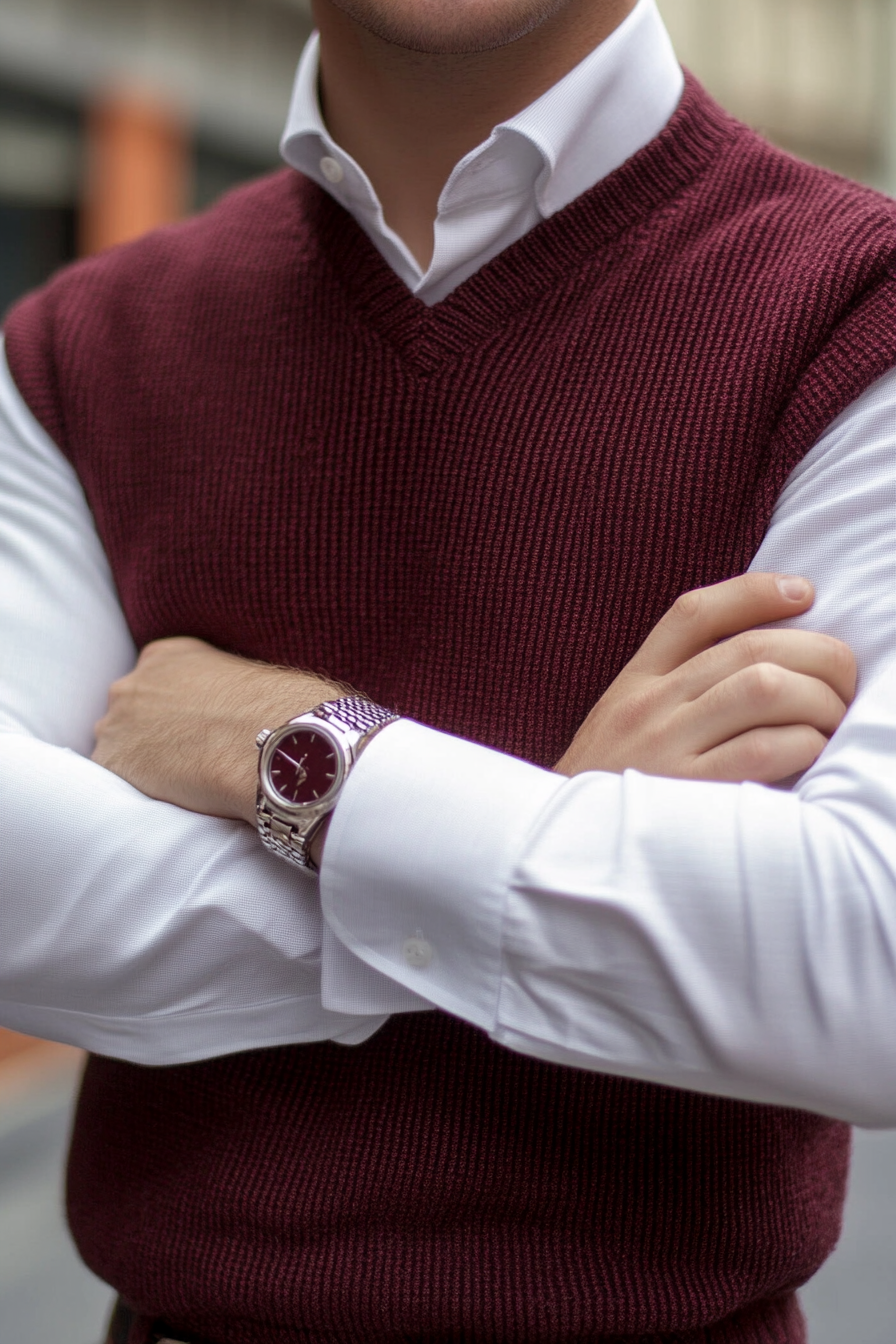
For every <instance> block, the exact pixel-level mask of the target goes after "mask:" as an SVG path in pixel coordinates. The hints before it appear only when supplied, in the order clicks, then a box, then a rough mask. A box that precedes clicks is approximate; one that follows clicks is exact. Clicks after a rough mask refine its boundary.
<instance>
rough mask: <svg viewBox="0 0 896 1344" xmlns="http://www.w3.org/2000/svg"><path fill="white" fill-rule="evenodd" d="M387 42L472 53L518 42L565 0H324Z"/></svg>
mask: <svg viewBox="0 0 896 1344" xmlns="http://www.w3.org/2000/svg"><path fill="white" fill-rule="evenodd" d="M329 2H330V3H332V4H334V5H335V6H336V8H337V9H341V10H342V12H343V13H344V14H347V15H348V17H349V18H350V19H352V20H353V21H354V22H355V23H357V24H359V25H360V26H361V27H362V28H365V29H366V30H367V31H368V32H370V33H373V34H374V35H375V36H376V37H378V38H380V39H381V40H382V41H384V42H388V43H389V44H390V45H391V46H396V47H402V48H403V49H404V50H406V51H416V52H420V53H422V54H424V55H430V56H473V55H476V54H478V53H479V52H485V51H495V50H497V49H498V48H500V47H506V46H509V45H510V44H511V43H512V42H517V41H519V39H520V38H522V37H525V36H526V35H527V34H528V33H531V32H533V31H534V30H535V29H536V28H538V27H540V25H541V24H543V23H544V22H545V21H546V20H547V19H550V18H552V17H553V16H554V15H555V14H557V13H559V12H560V11H561V10H562V9H564V8H565V7H566V5H567V4H568V3H569V0H329Z"/></svg>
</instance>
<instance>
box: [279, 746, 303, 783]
mask: <svg viewBox="0 0 896 1344" xmlns="http://www.w3.org/2000/svg"><path fill="white" fill-rule="evenodd" d="M280 755H281V756H282V757H283V758H284V760H287V761H289V763H290V765H294V766H295V768H296V769H297V770H298V772H299V774H300V775H303V776H304V775H306V774H307V773H308V772H307V770H305V768H304V762H305V761H306V760H307V759H308V753H307V751H306V752H305V755H304V756H303V757H302V759H301V761H294V760H293V758H292V757H291V756H287V754H286V752H285V751H284V750H283V748H282V747H281V748H280Z"/></svg>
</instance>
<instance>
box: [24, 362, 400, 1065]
mask: <svg viewBox="0 0 896 1344" xmlns="http://www.w3.org/2000/svg"><path fill="white" fill-rule="evenodd" d="M0 626H2V630H3V639H2V641H0V1021H2V1022H3V1023H4V1024H6V1025H8V1026H11V1027H15V1028H18V1029H19V1030H21V1031H26V1032H31V1033H34V1034H37V1035H45V1036H49V1037H51V1038H55V1039H57V1040H65V1041H69V1042H71V1043H73V1044H76V1045H81V1046H85V1047H87V1048H89V1049H93V1050H98V1051H102V1052H103V1053H106V1054H110V1055H116V1056H123V1057H125V1058H128V1059H133V1060H137V1061H140V1062H142V1063H152V1064H161V1063H174V1062H177V1061H178V1060H181V1059H186V1058H198V1057H206V1056H211V1055H216V1054H224V1053H227V1052H228V1051H232V1050H239V1049H248V1048H250V1047H252V1046H261V1045H274V1044H278V1043H280V1042H282V1041H285V1040H291V1041H293V1040H316V1039H321V1038H324V1037H339V1036H341V1035H344V1034H345V1033H349V1038H351V1039H355V1038H357V1035H358V1033H359V1032H361V1033H362V1034H363V1033H364V1032H365V1031H366V1032H369V1031H371V1030H373V1029H375V1027H376V1026H377V1025H378V1024H379V1021H381V1020H382V1019H381V1017H368V1018H366V1019H359V1018H357V1017H356V1016H355V1015H354V1014H352V1015H349V1016H346V1015H344V1014H339V1013H330V1012H327V1011H326V1010H325V1009H324V1008H323V1006H322V1004H321V999H320V961H321V918H320V907H319V900H318V895H317V886H316V883H314V882H313V881H309V880H307V879H305V878H303V877H302V875H301V874H299V873H295V872H291V871H290V870H288V869H286V868H284V867H283V866H282V865H280V864H278V863H276V862H275V861H274V860H273V859H271V858H270V857H269V856H267V855H266V854H265V853H264V851H263V850H262V849H261V847H260V845H259V844H258V842H257V839H256V838H255V836H254V834H253V832H252V831H251V830H250V829H249V828H248V827H247V826H245V825H244V824H243V823H242V822H226V821H220V820H218V819H215V818H212V817H204V816H197V815H195V814H193V813H189V812H185V811H181V810H180V809H178V808H174V807H170V806H167V805H165V804H163V803H157V802H153V801H152V800H151V799H149V798H146V797H144V795H143V794H141V793H138V792H137V790H136V789H133V788H131V787H130V786H129V785H127V784H125V783H124V782H123V781H122V780H120V779H118V778H116V777H115V776H114V775H112V774H110V773H109V772H107V771H105V770H102V769H101V768H100V767H99V766H97V765H95V764H93V763H92V762H90V761H88V760H86V759H84V756H85V755H86V754H87V753H89V752H90V750H91V748H92V746H93V725H94V722H95V720H96V719H97V718H98V717H99V716H100V715H101V714H102V713H103V711H104V709H105V706H106V701H107V696H108V688H109V684H110V682H112V681H113V680H114V679H115V678H117V677H120V676H121V675H122V674H123V673H125V672H126V671H127V670H128V668H129V667H130V666H131V665H132V663H133V660H134V656H135V654H134V648H133V644H132V641H131V638H130V635H129V633H128V630H127V626H126V624H125V621H124V618H123V616H122V613H121V609H120V607H119V604H118V601H117V598H116V595H115V590H114V586H113V584H112V581H111V576H110V574H109V570H108V565H107V563H106V559H105V556H104V554H103V551H102V548H101V546H100V544H99V540H98V538H97V535H96V532H95V530H94V528H93V524H92V520H91V516H90V513H89V510H88V508H87V505H86V502H85V500H84V497H83V494H82V492H81V490H80V487H79V485H78V483H77V481H76V479H75V477H74V474H73V473H72V471H71V469H70V467H69V466H68V464H67V463H66V462H65V461H64V460H63V459H62V457H61V455H60V453H59V451H58V449H56V448H55V446H54V445H53V444H52V443H51V442H50V441H49V439H48V438H47V436H46V435H45V434H44V433H43V431H42V430H41V429H40V427H39V426H38V425H37V424H36V422H35V421H34V420H33V418H32V417H31V416H30V414H29V413H28V411H27V409H26V408H25V407H24V406H23V404H22V403H21V399H20V398H19V397H18V394H17V393H16V391H15V389H14V387H13V386H12V384H11V381H10V379H9V374H8V371H7V370H6V368H5V365H4V364H3V362H2V359H0ZM76 753H81V754H76ZM337 956H338V954H337Z"/></svg>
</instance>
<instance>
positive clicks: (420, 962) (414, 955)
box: [401, 934, 432, 971]
mask: <svg viewBox="0 0 896 1344" xmlns="http://www.w3.org/2000/svg"><path fill="white" fill-rule="evenodd" d="M401 950H402V952H403V953H404V959H405V961H406V962H407V964H408V966H413V967H415V969H416V970H418V971H423V970H425V969H426V967H427V966H428V965H429V963H430V962H431V961H432V948H431V946H430V945H429V943H428V942H427V941H426V939H425V938H421V937H420V935H419V934H418V935H417V937H416V938H406V939H405V940H404V943H403V945H402V949H401Z"/></svg>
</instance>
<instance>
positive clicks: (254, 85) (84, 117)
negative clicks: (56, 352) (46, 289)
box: [0, 0, 310, 312]
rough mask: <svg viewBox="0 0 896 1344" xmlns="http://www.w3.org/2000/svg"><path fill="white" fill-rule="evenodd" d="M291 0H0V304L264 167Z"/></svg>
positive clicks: (297, 21)
mask: <svg viewBox="0 0 896 1344" xmlns="http://www.w3.org/2000/svg"><path fill="white" fill-rule="evenodd" d="M309 31H310V21H309V18H308V13H307V9H306V6H305V5H304V3H303V2H302V0H2V4H0V312H2V311H3V310H4V309H5V308H6V307H7V306H8V304H9V303H10V302H11V301H12V300H13V299H14V298H15V297H16V296H17V295H19V294H21V293H23V292H25V291H26V290H27V289H30V288H32V287H33V286H34V285H36V284H39V283H40V282H41V281H42V280H43V279H44V278H45V277H46V276H47V275H49V274H50V273H51V272H52V271H53V270H54V269H55V268H56V267H57V266H59V265H60V264H62V263H63V262H65V261H68V260H70V259H71V258H73V257H74V256H75V255H77V254H78V253H79V252H85V251H87V252H89V251H94V250H96V249H98V248H100V247H104V246H108V245H109V244H111V243H114V242H119V241H122V240H123V239H125V238H128V237H132V236H134V234H136V233H139V232H141V231H142V230H143V229H145V228H149V227H152V226H153V225H155V224H159V223H164V222H166V221H167V220H169V219H171V218H173V217H176V216H177V215H179V214H182V213H184V212H185V211H187V210H191V209H197V208H201V207H202V206H204V205H206V204H208V203H209V202H210V201H211V200H213V199H214V198H215V197H216V196H218V195H219V194H220V193H221V191H223V190H225V189H226V188H227V187H229V186H231V185H233V184H234V183H235V182H238V181H241V180H243V179H245V178H247V177H251V176H254V175H255V174H257V173H259V172H263V171H265V170H266V169H268V168H270V167H272V166H274V165H275V164H276V163H277V140H278V137H279V133H280V129H281V127H282V122H283V118H284V115H285V111H286V105H287V101H288V97H289V90H290V84H291V81H292V76H293V73H294V70H295V64H296V61H297V59H298V56H299V53H300V51H301V48H302V45H303V43H304V41H305V38H306V37H307V35H308V32H309Z"/></svg>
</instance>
